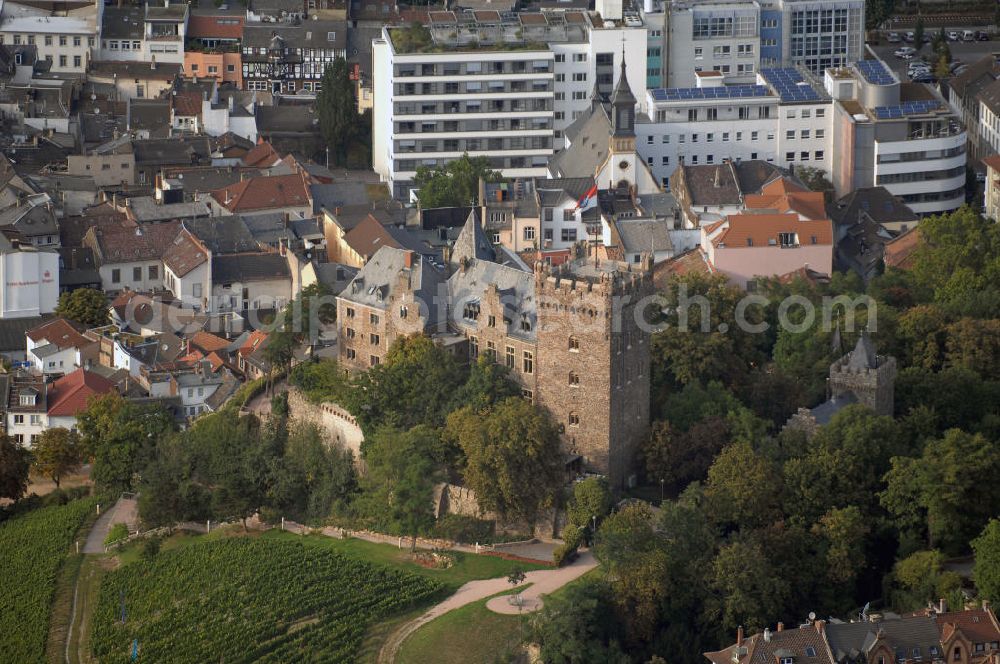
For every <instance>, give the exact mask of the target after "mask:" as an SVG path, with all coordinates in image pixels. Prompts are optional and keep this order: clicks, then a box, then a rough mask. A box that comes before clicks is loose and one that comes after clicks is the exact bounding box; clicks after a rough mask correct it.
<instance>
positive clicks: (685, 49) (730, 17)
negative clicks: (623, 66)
mask: <svg viewBox="0 0 1000 664" xmlns="http://www.w3.org/2000/svg"><path fill="white" fill-rule="evenodd" d="M665 14H666V18H665V24H666V28H665V34H664V37H665V38H666V47H668V50H666V51H665V54H666V55H665V61H664V62H663V70H664V71H665V72H669V76H668V77H667V79H666V81H665V83H666V86H668V87H690V86H693V85H694V84H695V80H694V75H695V74H696V73H697V72H707V71H718V72H721V73H722V74H723V75H725V76H726V77H727V82H730V83H752V82H753V81H754V75H755V73H756V70H757V69H759V68H761V67H781V66H801V67H804V68H805V69H807V70H808V71H810V72H812V73H813V74H817V75H821V74H822V72H823V70H825V69H826V68H827V67H839V66H843V65H846V64H848V63H850V62H853V61H855V60H859V59H860V58H861V56H862V53H863V49H864V25H865V20H864V19H865V6H864V0H773V1H770V2H757V1H751V0H710V1H708V2H693V1H692V0H674V1H673V2H668V3H666V4H665Z"/></svg>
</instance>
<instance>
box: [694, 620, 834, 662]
mask: <svg viewBox="0 0 1000 664" xmlns="http://www.w3.org/2000/svg"><path fill="white" fill-rule="evenodd" d="M821 629H822V627H819V628H817V627H816V626H814V625H803V626H802V627H798V628H793V629H782V630H781V631H768V632H766V634H754V635H753V636H750V637H748V638H745V639H743V642H742V643H735V644H733V645H731V646H729V647H728V648H726V649H724V650H720V651H718V652H707V653H705V657H706V658H707V659H708V660H710V661H711V662H713V663H714V664H733V663H736V664H775V662H779V661H781V660H782V659H785V658H791V659H792V660H793V661H794V662H795V663H796V664H833V662H834V657H833V653H831V652H830V648H829V646H828V645H827V642H826V639H824V638H823V633H822V631H821Z"/></svg>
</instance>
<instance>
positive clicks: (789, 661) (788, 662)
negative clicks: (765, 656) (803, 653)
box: [781, 657, 795, 664]
mask: <svg viewBox="0 0 1000 664" xmlns="http://www.w3.org/2000/svg"><path fill="white" fill-rule="evenodd" d="M781 664H795V658H794V657H782V658H781Z"/></svg>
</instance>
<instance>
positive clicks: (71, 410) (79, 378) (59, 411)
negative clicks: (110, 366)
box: [48, 369, 115, 417]
mask: <svg viewBox="0 0 1000 664" xmlns="http://www.w3.org/2000/svg"><path fill="white" fill-rule="evenodd" d="M114 389H115V384H114V383H112V382H111V381H110V380H108V379H107V378H105V377H104V376H99V375H98V374H96V373H94V372H92V371H87V370H86V369H77V370H76V371H74V372H72V373H69V374H66V375H65V376H63V377H62V378H60V379H58V380H56V381H55V382H54V383H52V384H51V385H50V386H49V388H48V413H49V415H50V416H56V417H73V416H75V415H76V414H77V413H79V412H80V411H82V410H83V409H85V408H86V407H87V401H88V400H89V399H90V398H91V397H93V396H96V395H101V394H107V393H108V392H111V391H113V390H114Z"/></svg>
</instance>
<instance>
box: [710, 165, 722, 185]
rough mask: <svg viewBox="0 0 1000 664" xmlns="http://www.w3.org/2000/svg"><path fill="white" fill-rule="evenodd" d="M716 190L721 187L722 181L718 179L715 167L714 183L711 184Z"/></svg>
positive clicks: (717, 170)
mask: <svg viewBox="0 0 1000 664" xmlns="http://www.w3.org/2000/svg"><path fill="white" fill-rule="evenodd" d="M712 186H714V187H715V188H716V189H718V188H719V187H721V186H722V181H721V180H720V179H719V167H718V166H716V167H715V181H714V182H713V183H712Z"/></svg>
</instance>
